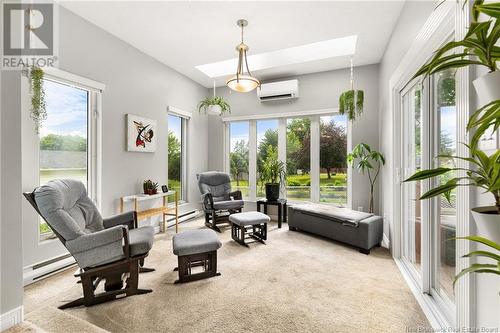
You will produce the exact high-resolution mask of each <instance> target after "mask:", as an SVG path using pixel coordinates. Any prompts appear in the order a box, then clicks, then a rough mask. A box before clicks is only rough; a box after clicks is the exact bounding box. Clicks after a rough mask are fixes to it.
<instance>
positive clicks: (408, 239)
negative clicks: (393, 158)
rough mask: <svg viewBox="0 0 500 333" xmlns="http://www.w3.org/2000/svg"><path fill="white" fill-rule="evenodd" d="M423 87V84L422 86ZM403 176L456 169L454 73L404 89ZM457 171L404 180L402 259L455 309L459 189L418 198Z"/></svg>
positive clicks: (441, 301) (447, 306) (431, 291)
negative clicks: (440, 169) (445, 194)
mask: <svg viewBox="0 0 500 333" xmlns="http://www.w3.org/2000/svg"><path fill="white" fill-rule="evenodd" d="M422 85H423V87H424V88H422ZM400 101H401V118H400V119H401V132H400V133H401V143H400V148H401V149H400V156H401V159H400V162H399V163H400V176H401V180H404V179H406V178H408V177H409V176H411V175H413V174H414V173H415V172H417V171H419V170H422V169H428V168H435V167H444V168H452V167H455V165H454V164H453V163H454V161H453V160H452V159H450V158H446V157H442V155H455V152H456V144H457V140H456V127H457V126H456V122H457V114H456V109H455V104H456V103H455V73H454V72H453V71H444V72H441V73H439V74H436V75H433V76H431V77H428V78H426V79H425V81H423V82H422V83H416V84H413V85H409V86H408V88H406V89H404V90H402V91H401V92H400ZM451 177H453V175H446V176H442V177H437V178H435V179H431V180H426V181H420V182H408V183H406V182H401V183H400V184H401V185H400V186H401V187H400V194H401V196H400V201H399V202H400V204H399V205H400V207H399V211H400V217H401V224H400V226H401V237H400V242H401V247H400V251H401V252H400V253H401V258H402V262H403V263H404V264H405V266H406V269H407V271H408V272H409V273H410V274H411V275H412V276H413V277H414V278H415V280H416V281H418V282H419V284H420V285H421V287H422V292H424V293H426V294H429V295H431V296H432V297H434V298H435V299H436V300H439V304H441V305H442V306H443V310H444V312H445V313H448V314H450V315H449V317H450V318H452V316H453V315H452V314H453V313H454V307H455V305H454V301H455V300H454V293H453V277H454V276H455V274H456V271H455V261H456V249H455V241H454V240H453V238H454V237H455V236H456V224H457V216H456V206H455V203H456V192H455V191H452V192H451V193H450V196H449V200H447V199H446V198H445V197H444V196H439V197H435V198H432V199H429V200H419V197H420V196H421V195H422V194H423V193H425V192H426V189H429V188H433V187H436V186H438V185H440V184H444V183H446V182H447V181H448V180H449V179H450V178H451Z"/></svg>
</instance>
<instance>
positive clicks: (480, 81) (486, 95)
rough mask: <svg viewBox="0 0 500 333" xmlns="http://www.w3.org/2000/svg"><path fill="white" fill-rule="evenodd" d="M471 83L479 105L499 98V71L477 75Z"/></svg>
mask: <svg viewBox="0 0 500 333" xmlns="http://www.w3.org/2000/svg"><path fill="white" fill-rule="evenodd" d="M472 83H473V84H474V88H475V89H476V93H477V97H478V102H479V105H480V106H483V105H486V104H488V103H490V102H493V101H496V100H499V99H500V71H494V72H491V73H488V74H486V75H483V76H481V77H478V78H477V79H475V80H474V81H473V82H472Z"/></svg>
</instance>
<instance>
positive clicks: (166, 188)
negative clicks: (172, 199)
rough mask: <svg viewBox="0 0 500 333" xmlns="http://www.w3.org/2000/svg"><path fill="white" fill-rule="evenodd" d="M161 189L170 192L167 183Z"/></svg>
mask: <svg viewBox="0 0 500 333" xmlns="http://www.w3.org/2000/svg"><path fill="white" fill-rule="evenodd" d="M161 191H162V192H163V193H167V192H168V186H167V185H162V186H161Z"/></svg>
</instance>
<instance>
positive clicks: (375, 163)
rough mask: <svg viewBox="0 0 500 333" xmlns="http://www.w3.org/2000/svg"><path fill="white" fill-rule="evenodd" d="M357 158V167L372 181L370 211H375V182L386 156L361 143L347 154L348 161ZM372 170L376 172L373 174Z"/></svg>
mask: <svg viewBox="0 0 500 333" xmlns="http://www.w3.org/2000/svg"><path fill="white" fill-rule="evenodd" d="M355 160H357V161H358V163H357V164H356V168H357V169H358V170H359V171H360V172H361V173H363V174H365V173H366V174H367V175H368V180H369V181H370V208H369V213H373V190H374V187H375V182H376V181H377V178H378V175H379V173H380V168H381V167H382V165H384V164H385V158H384V155H382V153H380V152H378V151H376V150H372V148H371V147H370V146H369V145H367V144H366V143H359V144H357V145H356V147H354V149H353V150H352V152H351V153H350V154H348V155H347V162H348V163H349V164H353V163H354V161H355ZM372 172H375V173H374V174H372Z"/></svg>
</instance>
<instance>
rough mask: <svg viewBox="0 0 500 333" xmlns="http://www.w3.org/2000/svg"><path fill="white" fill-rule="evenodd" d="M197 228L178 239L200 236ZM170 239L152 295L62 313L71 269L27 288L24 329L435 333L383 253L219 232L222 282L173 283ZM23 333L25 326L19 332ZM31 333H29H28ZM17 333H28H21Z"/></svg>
mask: <svg viewBox="0 0 500 333" xmlns="http://www.w3.org/2000/svg"><path fill="white" fill-rule="evenodd" d="M202 227H203V223H202V221H201V220H197V221H194V222H190V223H187V224H182V225H181V231H182V230H186V229H192V228H202ZM171 233H172V231H170V232H169V233H167V234H162V235H159V236H157V238H156V240H155V245H154V248H153V250H152V252H151V253H150V256H149V257H148V258H147V261H146V263H147V266H148V267H154V268H156V272H153V273H146V274H141V277H140V286H141V287H144V288H152V289H153V293H151V294H147V295H141V296H134V297H129V298H126V299H121V300H118V301H115V302H111V303H105V304H101V305H97V306H94V307H90V308H85V307H80V308H73V309H69V310H64V311H61V310H58V309H57V308H56V307H57V306H58V305H60V304H61V302H63V301H69V300H72V299H74V298H77V297H79V296H80V294H81V289H80V288H81V287H80V285H77V284H75V279H74V278H73V277H72V273H73V271H74V270H68V271H65V272H62V273H60V274H58V275H56V276H53V277H50V278H48V279H46V280H42V281H40V282H38V283H36V284H33V285H31V286H29V287H27V288H26V291H25V311H26V320H27V321H28V324H29V325H30V324H32V325H33V327H36V328H37V329H40V330H45V331H47V332H102V330H106V331H110V332H243V331H249V332H300V331H303V332H405V331H407V327H411V328H417V327H429V324H428V322H427V320H426V319H425V316H424V314H423V313H422V311H421V309H420V307H419V306H418V304H417V302H416V301H415V299H414V297H413V295H412V294H411V292H410V290H409V288H408V287H407V285H406V283H405V282H404V280H403V278H402V276H401V275H400V273H399V271H398V269H397V267H396V265H395V263H394V261H393V260H392V259H391V257H390V254H389V252H388V251H387V250H386V249H383V248H378V249H376V250H375V251H372V254H370V255H368V256H367V255H363V254H360V253H359V252H358V251H357V250H356V249H353V248H350V247H348V246H345V245H342V244H340V243H335V242H332V241H329V240H326V239H324V238H320V237H316V236H312V235H309V234H304V233H301V232H292V231H288V227H287V225H286V224H285V225H284V226H283V228H282V229H277V227H276V223H272V224H271V225H270V232H269V237H268V242H267V245H262V244H259V243H254V244H251V245H250V248H249V249H248V248H245V247H242V246H240V245H238V244H236V243H235V242H233V241H232V240H231V239H230V230H229V229H228V228H226V229H224V232H223V233H222V234H221V238H222V241H223V247H222V248H221V249H220V250H219V271H220V272H221V273H222V276H220V277H215V278H211V279H207V280H202V281H197V282H192V283H187V284H181V285H174V284H173V282H174V281H175V280H176V278H177V273H176V272H173V271H172V269H173V268H174V267H175V266H176V263H177V259H176V257H175V256H174V255H173V254H172V243H171V236H172V234H171ZM17 329H19V328H17ZM28 331H31V330H26V332H28ZM13 332H24V330H18V331H13Z"/></svg>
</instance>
